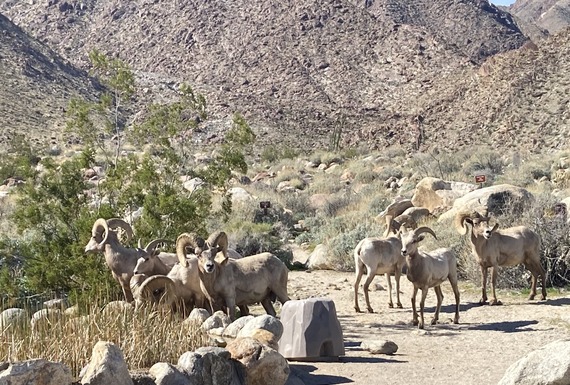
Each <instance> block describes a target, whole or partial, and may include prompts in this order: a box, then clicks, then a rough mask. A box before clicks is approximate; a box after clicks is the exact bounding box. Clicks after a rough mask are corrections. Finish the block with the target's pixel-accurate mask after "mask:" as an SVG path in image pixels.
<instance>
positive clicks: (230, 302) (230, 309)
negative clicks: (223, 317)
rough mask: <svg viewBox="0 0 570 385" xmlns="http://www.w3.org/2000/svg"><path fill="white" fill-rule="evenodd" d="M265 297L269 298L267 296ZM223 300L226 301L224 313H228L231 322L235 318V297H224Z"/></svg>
mask: <svg viewBox="0 0 570 385" xmlns="http://www.w3.org/2000/svg"><path fill="white" fill-rule="evenodd" d="M266 299H267V300H269V298H266ZM225 302H226V314H227V315H228V317H230V319H231V320H232V322H233V321H235V319H236V299H235V298H233V297H226V298H225ZM270 302H271V301H270ZM272 315H273V314H272Z"/></svg>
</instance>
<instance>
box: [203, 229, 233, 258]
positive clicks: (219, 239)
mask: <svg viewBox="0 0 570 385" xmlns="http://www.w3.org/2000/svg"><path fill="white" fill-rule="evenodd" d="M206 243H207V244H208V245H209V246H210V247H216V246H219V247H220V250H221V251H222V254H224V258H228V235H227V234H226V233H225V232H223V231H216V232H215V233H212V234H210V236H209V237H208V240H207V241H206Z"/></svg>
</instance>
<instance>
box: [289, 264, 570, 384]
mask: <svg viewBox="0 0 570 385" xmlns="http://www.w3.org/2000/svg"><path fill="white" fill-rule="evenodd" d="M353 280H354V273H340V272H334V271H322V270H321V271H312V272H300V271H294V272H290V274H289V295H290V297H291V299H306V298H312V297H327V298H330V299H332V300H333V301H334V303H335V306H336V310H337V315H338V318H339V320H340V323H341V325H342V329H343V333H344V344H345V350H346V355H345V356H344V357H341V358H340V359H339V360H338V361H336V362H299V361H297V362H295V361H291V362H290V366H291V369H292V371H293V373H294V374H296V375H297V377H299V378H300V379H301V380H302V381H303V382H304V383H305V384H306V385H316V384H323V385H324V384H348V383H350V384H366V385H372V384H374V385H376V384H378V385H380V384H406V385H419V384H422V385H435V384H461V385H470V384H477V385H485V384H496V383H497V382H498V381H499V380H500V379H501V378H502V376H503V374H504V372H505V370H506V369H507V368H508V367H509V366H510V365H511V364H512V363H514V362H515V361H516V360H518V359H519V358H521V357H522V356H524V355H526V354H527V353H529V352H531V351H533V350H535V349H537V348H539V347H541V346H543V345H545V344H547V343H549V342H552V341H555V340H558V339H565V338H570V308H569V307H568V306H567V305H569V304H570V293H568V292H564V291H563V292H559V293H554V294H553V293H552V291H549V298H548V300H547V301H528V300H527V299H526V295H523V294H520V293H513V292H508V291H500V292H498V294H497V296H498V297H499V300H501V301H502V302H503V305H501V306H488V305H486V306H480V305H479V304H478V300H479V298H480V289H479V288H478V287H477V286H474V285H473V284H470V283H467V282H462V283H460V292H461V307H460V320H459V322H460V323H459V324H458V325H455V324H453V323H452V317H453V311H454V306H453V302H454V301H453V293H452V291H451V287H450V285H449V283H445V284H444V285H443V286H442V287H443V293H444V296H445V298H444V300H443V306H442V313H441V314H440V323H438V324H437V325H434V326H432V325H430V324H429V322H430V320H431V318H432V315H433V312H434V307H435V301H436V298H435V293H434V292H433V290H430V293H429V294H428V297H427V300H426V312H425V319H426V328H425V331H418V329H417V327H415V326H412V324H411V319H412V309H411V302H410V296H411V289H412V286H411V284H410V283H409V281H408V280H407V278H406V277H405V276H404V277H402V279H401V289H400V291H401V301H402V304H403V306H404V308H403V309H390V308H388V305H387V303H388V292H387V291H386V290H378V291H371V293H370V301H371V305H372V308H373V309H374V311H375V313H372V314H370V313H358V314H357V313H356V312H355V311H354V299H353V287H352V285H353ZM392 280H393V278H392ZM377 284H379V285H381V286H382V287H386V282H385V278H384V277H383V276H382V277H380V276H378V277H376V278H375V279H374V281H373V283H372V285H371V287H372V286H376V285H377ZM393 287H394V285H393ZM359 297H360V298H359V304H360V308H361V309H364V310H366V305H365V303H364V297H363V295H362V288H360V289H359ZM394 301H395V298H394ZM418 304H419V294H418ZM371 340H390V341H393V342H395V343H396V344H397V345H398V347H399V348H398V351H397V353H396V354H394V355H391V356H388V355H373V354H370V353H369V352H367V351H365V350H363V349H361V348H360V343H361V342H362V341H371Z"/></svg>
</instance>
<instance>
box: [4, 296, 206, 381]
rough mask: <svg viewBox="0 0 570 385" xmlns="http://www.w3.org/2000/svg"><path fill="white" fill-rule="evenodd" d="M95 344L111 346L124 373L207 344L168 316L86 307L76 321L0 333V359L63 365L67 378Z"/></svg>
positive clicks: (196, 328) (191, 328)
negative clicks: (121, 356)
mask: <svg viewBox="0 0 570 385" xmlns="http://www.w3.org/2000/svg"><path fill="white" fill-rule="evenodd" d="M98 341H110V342H113V343H114V344H116V345H117V346H118V347H119V348H120V349H121V351H122V352H123V354H124V357H125V361H126V362H127V364H128V366H129V369H130V370H135V369H142V368H148V367H150V366H152V365H153V364H155V363H157V362H176V361H177V360H178V358H179V357H180V356H181V355H182V354H183V353H184V352H187V351H193V350H195V349H197V348H199V347H201V346H206V345H207V339H206V337H205V336H204V335H203V333H202V331H201V330H200V328H199V325H198V324H193V323H189V322H182V319H180V317H178V316H176V315H172V314H171V313H170V312H168V311H161V310H158V311H156V310H150V309H142V310H139V311H136V312H135V311H134V309H129V310H127V311H115V312H106V311H101V309H100V308H99V307H98V306H92V307H91V308H90V309H89V311H88V312H87V313H86V314H83V315H81V316H78V317H72V318H71V317H68V316H63V317H59V318H57V317H53V318H51V319H50V320H49V322H47V323H45V324H44V325H43V326H42V327H39V328H38V327H35V328H34V329H33V330H32V328H31V326H30V324H29V323H25V324H22V325H18V326H17V327H14V328H7V329H5V330H3V331H1V333H0V360H5V361H10V362H16V361H23V360H26V359H31V358H37V357H41V358H44V359H47V360H50V361H54V362H63V363H65V364H66V365H68V366H69V367H70V368H71V370H72V372H73V374H74V375H75V376H77V375H78V374H79V371H80V370H81V369H82V368H83V367H84V366H85V365H86V364H87V363H88V362H89V360H90V359H91V352H92V348H93V346H94V345H95V344H96V343H97V342H98Z"/></svg>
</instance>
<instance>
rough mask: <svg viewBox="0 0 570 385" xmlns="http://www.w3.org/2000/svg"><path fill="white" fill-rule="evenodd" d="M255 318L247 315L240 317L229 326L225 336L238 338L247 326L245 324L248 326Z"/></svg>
mask: <svg viewBox="0 0 570 385" xmlns="http://www.w3.org/2000/svg"><path fill="white" fill-rule="evenodd" d="M254 318H255V317H254V316H252V315H247V316H244V317H239V318H238V319H236V320H235V321H234V322H232V323H231V324H229V325H228V327H227V328H225V329H224V333H223V336H224V337H229V338H236V337H237V335H238V332H239V331H240V330H241V329H243V327H244V326H245V324H247V323H248V322H249V321H251V320H252V319H254Z"/></svg>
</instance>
